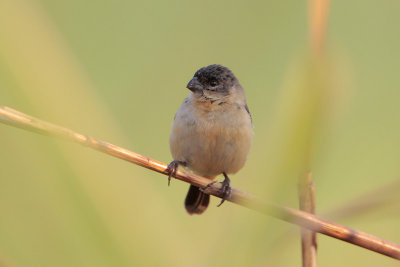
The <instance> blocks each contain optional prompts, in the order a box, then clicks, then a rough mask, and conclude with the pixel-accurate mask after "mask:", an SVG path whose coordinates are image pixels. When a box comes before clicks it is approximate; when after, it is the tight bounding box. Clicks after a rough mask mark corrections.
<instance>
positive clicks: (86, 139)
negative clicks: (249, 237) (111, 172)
mask: <svg viewBox="0 0 400 267" xmlns="http://www.w3.org/2000/svg"><path fill="white" fill-rule="evenodd" d="M0 122H2V123H5V124H8V125H12V126H16V127H18V128H23V129H26V130H29V131H34V132H39V133H42V134H46V135H51V136H55V137H59V138H63V139H66V140H69V141H72V142H76V143H79V144H81V145H84V146H87V147H90V148H92V149H95V150H98V151H101V152H103V153H106V154H109V155H111V156H114V157H117V158H120V159H123V160H126V161H129V162H131V163H134V164H136V165H139V166H142V167H145V168H147V169H150V170H153V171H156V172H159V173H162V174H164V175H168V171H167V167H168V165H167V164H165V163H163V162H160V161H157V160H154V159H151V158H148V157H146V156H143V155H140V154H138V153H135V152H133V151H130V150H128V149H125V148H122V147H119V146H116V145H113V144H110V143H107V142H104V141H101V140H98V139H95V138H93V137H90V136H88V135H83V134H80V133H77V132H74V131H72V130H70V129H67V128H64V127H61V126H58V125H55V124H52V123H49V122H46V121H42V120H39V119H37V118H34V117H31V116H29V115H26V114H24V113H21V112H19V111H17V110H14V109H11V108H9V107H5V106H0ZM174 177H175V178H176V179H178V180H181V181H184V182H187V183H190V184H193V185H195V186H198V187H201V188H206V187H207V185H208V184H209V182H210V181H209V180H208V179H206V178H204V177H201V176H198V175H195V174H192V173H189V172H185V171H183V170H178V171H177V172H176V175H174ZM204 192H205V193H207V194H209V195H213V196H216V197H219V198H221V197H223V195H222V192H221V183H215V184H212V185H211V186H209V187H207V188H206V189H205V191H204ZM226 200H227V201H230V202H234V203H236V204H238V205H241V206H244V207H247V208H249V209H252V210H255V211H258V212H260V213H263V214H265V215H269V216H273V217H276V218H278V219H281V220H284V221H286V222H289V223H293V224H296V225H298V226H301V227H304V228H307V229H309V230H311V231H313V232H318V233H321V234H324V235H327V236H331V237H334V238H337V239H340V240H343V241H346V242H348V243H351V244H354V245H357V246H360V247H363V248H366V249H368V250H371V251H375V252H377V253H380V254H383V255H386V256H389V257H392V258H395V259H398V260H400V246H399V245H397V244H395V243H392V242H389V241H386V240H383V239H381V238H379V237H376V236H373V235H370V234H367V233H364V232H361V231H358V230H355V229H352V228H349V227H347V226H344V225H340V224H336V223H333V222H329V221H327V220H325V219H323V218H320V217H317V216H315V215H313V214H310V213H307V212H304V211H300V210H296V209H292V208H289V207H284V206H279V205H276V204H273V203H269V202H266V201H264V200H262V199H260V198H259V197H257V196H254V195H252V194H250V193H247V192H245V191H241V190H239V189H236V188H232V193H231V196H230V197H229V198H227V199H226Z"/></svg>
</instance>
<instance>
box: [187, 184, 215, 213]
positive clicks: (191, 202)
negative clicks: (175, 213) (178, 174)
mask: <svg viewBox="0 0 400 267" xmlns="http://www.w3.org/2000/svg"><path fill="white" fill-rule="evenodd" d="M209 203H210V196H209V195H207V194H205V193H203V192H201V191H200V189H199V188H198V187H197V186H194V185H191V186H190V187H189V191H188V193H187V195H186V199H185V209H186V211H187V212H188V213H189V214H190V215H192V214H202V213H203V212H204V211H205V210H206V209H207V207H208V204H209Z"/></svg>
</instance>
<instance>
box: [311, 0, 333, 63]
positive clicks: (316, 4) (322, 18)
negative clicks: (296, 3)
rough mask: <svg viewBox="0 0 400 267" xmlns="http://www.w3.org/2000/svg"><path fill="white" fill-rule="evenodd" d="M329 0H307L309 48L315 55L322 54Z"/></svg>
mask: <svg viewBox="0 0 400 267" xmlns="http://www.w3.org/2000/svg"><path fill="white" fill-rule="evenodd" d="M329 4H330V0H308V9H309V11H308V14H309V18H308V20H309V27H310V45H311V50H312V52H313V53H314V55H316V56H317V57H320V56H321V55H322V54H323V50H324V41H325V35H326V25H327V22H328V12H329Z"/></svg>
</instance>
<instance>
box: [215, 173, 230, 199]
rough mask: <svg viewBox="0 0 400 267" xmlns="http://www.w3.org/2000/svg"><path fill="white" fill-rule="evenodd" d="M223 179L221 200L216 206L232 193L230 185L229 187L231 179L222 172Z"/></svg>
mask: <svg viewBox="0 0 400 267" xmlns="http://www.w3.org/2000/svg"><path fill="white" fill-rule="evenodd" d="M223 174H224V177H225V179H224V181H223V182H222V188H221V190H222V200H221V202H220V203H219V204H218V205H217V207H219V206H221V205H222V203H224V202H225V200H227V199H229V198H230V197H231V193H232V187H231V180H230V179H229V177H228V175H226V173H225V172H224V173H223Z"/></svg>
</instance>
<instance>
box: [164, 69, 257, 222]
mask: <svg viewBox="0 0 400 267" xmlns="http://www.w3.org/2000/svg"><path fill="white" fill-rule="evenodd" d="M186 87H187V88H188V89H189V90H190V91H191V93H190V95H189V96H188V97H187V98H186V99H185V100H184V101H183V103H182V105H181V106H180V108H179V109H178V112H177V113H176V115H175V119H174V122H173V125H172V132H171V135H170V140H169V142H170V149H171V153H172V156H173V158H174V160H173V161H172V162H171V163H170V164H169V166H168V171H169V173H170V176H171V175H172V174H173V173H174V172H176V170H177V168H178V165H181V166H185V167H187V168H189V169H190V170H192V171H193V172H194V173H196V174H198V175H201V176H204V177H206V178H209V179H210V180H213V179H214V178H215V177H216V176H217V175H219V174H223V175H224V177H225V179H224V181H223V192H224V197H223V198H222V201H221V203H220V205H221V204H222V203H223V202H224V200H225V199H226V198H228V197H229V195H230V193H231V187H230V180H229V178H228V175H227V174H231V173H236V172H237V171H239V170H240V169H241V168H242V167H243V165H244V163H245V162H246V159H247V155H248V153H249V150H250V146H251V143H252V139H253V124H252V118H251V115H250V111H249V108H248V107H247V104H246V98H245V94H244V90H243V88H242V86H241V85H240V83H239V81H238V80H237V79H236V77H235V75H234V74H233V73H232V71H231V70H229V69H228V68H226V67H223V66H221V65H210V66H207V67H203V68H201V69H199V70H198V71H197V72H196V73H195V74H194V77H193V78H192V79H191V80H190V81H189V83H188V84H187V86H186ZM170 178H171V177H168V181H170ZM209 201H210V196H209V195H207V194H205V193H203V192H202V191H201V190H200V189H199V188H198V187H196V186H193V185H191V186H190V188H189V192H188V193H187V196H186V199H185V208H186V211H187V212H188V213H189V214H191V215H192V214H201V213H203V212H204V211H205V210H206V209H207V206H208V204H209Z"/></svg>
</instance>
